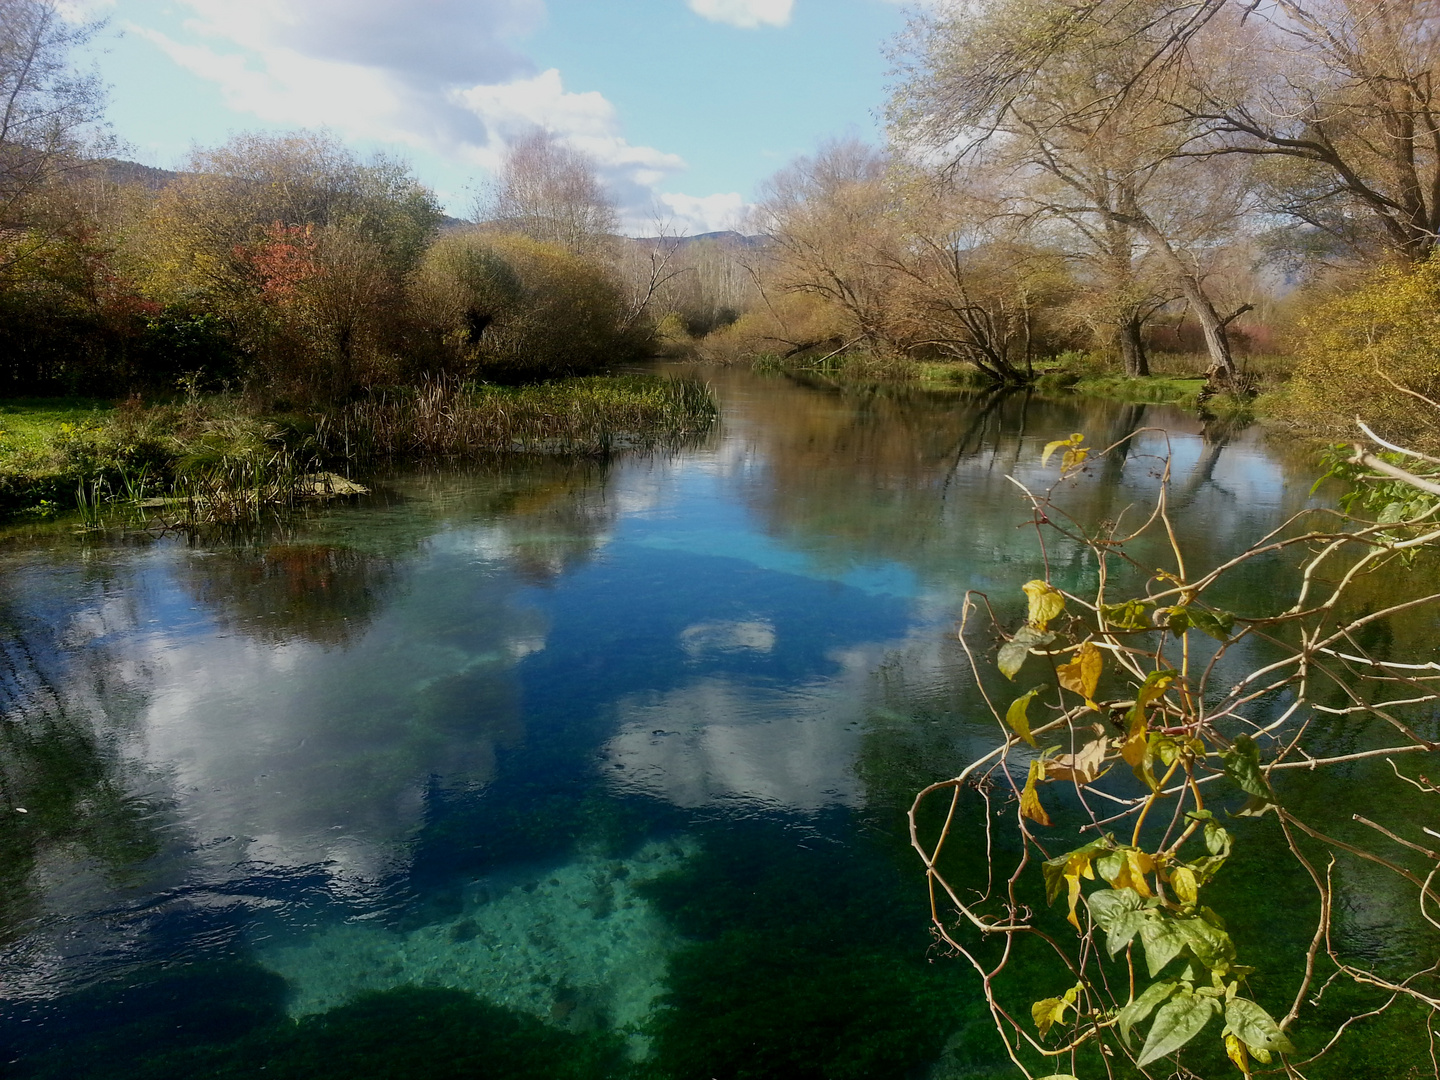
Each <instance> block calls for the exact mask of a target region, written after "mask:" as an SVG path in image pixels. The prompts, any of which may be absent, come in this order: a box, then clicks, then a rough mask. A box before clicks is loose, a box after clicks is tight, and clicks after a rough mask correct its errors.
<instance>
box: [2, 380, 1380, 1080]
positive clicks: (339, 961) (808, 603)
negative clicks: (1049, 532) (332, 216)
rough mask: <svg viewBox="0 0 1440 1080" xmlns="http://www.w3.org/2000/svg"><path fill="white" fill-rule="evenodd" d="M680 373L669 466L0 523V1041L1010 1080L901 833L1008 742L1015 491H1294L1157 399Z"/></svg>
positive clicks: (1054, 561)
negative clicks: (981, 638) (957, 777)
mask: <svg viewBox="0 0 1440 1080" xmlns="http://www.w3.org/2000/svg"><path fill="white" fill-rule="evenodd" d="M713 380H714V383H715V386H716V390H717V393H718V395H719V397H720V401H721V405H722V410H723V416H722V420H721V422H720V424H719V425H718V427H717V429H716V430H715V431H714V432H713V433H712V434H711V435H710V436H709V437H707V438H706V439H705V440H704V441H703V442H702V443H700V444H699V445H696V446H693V447H690V448H688V449H685V450H683V451H679V452H675V453H672V454H665V455H657V456H652V457H637V458H621V459H616V460H611V461H604V462H599V461H581V462H567V461H555V460H539V461H536V460H530V461H511V462H503V463H495V464H487V465H477V466H472V467H467V468H453V469H435V470H426V471H411V472H396V473H393V474H388V475H385V476H381V477H378V478H376V480H375V483H374V494H373V495H372V496H371V497H369V498H366V499H363V500H360V501H358V502H355V503H353V504H347V505H336V506H332V507H328V508H325V509H323V510H316V511H312V512H310V513H308V514H306V515H304V516H302V517H301V518H298V519H296V520H293V521H290V522H287V523H285V524H284V525H277V526H275V527H273V528H270V529H267V530H264V531H263V532H261V533H258V534H256V535H250V536H244V537H229V538H224V537H211V538H200V539H188V540H187V539H186V538H183V537H175V536H168V537H161V538H156V537H151V536H148V535H144V534H141V535H135V534H130V535H123V534H117V533H111V534H105V535H88V536H79V537H77V536H75V535H74V534H73V532H72V530H71V529H70V528H69V527H64V526H62V527H53V526H51V527H33V528H14V529H12V530H10V531H9V532H8V533H6V534H4V536H3V538H0V627H3V631H4V641H3V646H0V649H3V653H0V707H3V709H4V712H5V718H4V721H3V723H4V727H3V736H4V739H5V740H6V741H5V746H4V748H3V751H0V752H3V755H4V756H3V767H0V780H3V791H0V804H3V805H0V875H3V880H0V948H3V956H0V961H3V983H0V995H3V999H4V1011H3V1018H0V1060H4V1061H7V1062H9V1063H10V1068H11V1070H12V1071H13V1072H14V1074H15V1075H17V1076H36V1077H39V1076H46V1077H49V1076H80V1075H84V1076H90V1077H135V1078H139V1077H162V1076H163V1077H169V1076H174V1077H183V1076H202V1075H203V1076H251V1075H262V1073H263V1075H266V1076H275V1075H287V1076H288V1075H294V1076H297V1077H298V1076H322V1075H323V1076H328V1075H335V1076H340V1075H345V1076H350V1077H364V1076H403V1075H410V1074H412V1073H413V1074H414V1075H417V1076H419V1075H426V1076H449V1075H456V1076H460V1075H467V1076H469V1075H496V1076H531V1075H533V1076H561V1075H564V1076H569V1075H575V1076H602V1075H621V1074H624V1073H626V1072H627V1070H634V1069H644V1070H652V1072H650V1073H648V1075H657V1076H671V1077H684V1078H687V1080H688V1078H690V1077H696V1078H700V1077H740V1076H745V1077H770V1076H774V1077H807V1076H815V1077H832V1078H834V1077H889V1076H894V1077H908V1076H925V1075H931V1076H936V1077H939V1076H956V1077H958V1076H983V1075H992V1074H993V1075H1002V1074H1003V1069H1002V1063H1001V1062H1000V1061H998V1060H997V1058H996V1056H995V1055H996V1050H997V1046H996V1044H995V1043H994V1039H993V1035H991V1034H990V1033H989V1031H988V1023H989V1021H988V1018H987V1017H986V1016H985V1015H984V1014H983V1010H982V1009H981V1008H980V1006H979V1004H978V1002H977V998H976V994H975V988H974V986H973V985H971V983H970V981H969V976H968V974H967V972H966V971H965V970H962V968H961V966H960V965H959V964H958V963H956V962H954V961H951V960H948V959H944V958H942V957H940V956H939V954H938V953H937V952H936V950H935V949H934V948H933V943H932V942H931V939H930V937H929V935H928V933H927V929H926V922H927V916H928V910H927V906H926V903H925V890H924V884H923V880H922V878H921V876H920V874H919V873H918V864H917V862H916V860H915V859H914V857H913V854H912V853H911V852H910V851H909V849H908V847H907V843H906V837H905V833H904V822H903V813H904V810H905V808H906V807H908V805H909V802H910V799H911V797H912V795H913V793H914V791H915V789H916V788H918V787H919V786H922V785H923V784H924V783H926V782H928V781H929V780H931V779H935V778H938V777H941V776H945V775H950V774H951V773H952V772H953V771H955V770H956V769H957V768H959V767H960V766H961V765H963V764H964V762H965V761H966V760H968V758H969V757H971V756H973V755H974V754H975V753H976V752H977V751H979V750H980V749H981V748H982V747H984V748H988V746H989V745H990V744H991V741H992V740H993V739H994V736H995V732H994V730H993V726H992V723H991V722H990V721H988V720H987V719H986V718H985V717H984V716H983V715H982V713H981V711H980V710H979V708H977V704H978V702H977V699H976V698H975V696H974V688H973V686H972V685H971V681H970V677H969V674H968V669H967V668H966V666H965V663H964V657H963V654H962V653H961V651H960V648H959V646H958V643H957V642H956V641H955V637H954V633H953V630H954V620H955V618H956V616H957V613H958V611H959V606H960V600H961V597H962V595H963V594H964V592H965V590H967V589H982V590H987V591H991V592H993V593H994V594H995V596H996V597H997V598H1003V603H1005V604H1009V605H1010V606H1012V607H1016V608H1017V609H1018V604H1019V600H1020V596H1019V593H1018V586H1019V584H1020V583H1022V582H1024V581H1026V580H1028V579H1030V578H1032V577H1035V576H1037V575H1038V574H1039V573H1040V572H1042V570H1043V564H1042V562H1041V560H1040V554H1039V551H1038V548H1037V546H1036V543H1035V538H1034V533H1033V531H1032V530H1028V529H1026V528H1022V527H1021V526H1022V525H1023V523H1024V522H1026V521H1027V520H1028V514H1027V512H1026V509H1025V507H1024V505H1023V503H1022V502H1021V501H1020V499H1019V498H1018V491H1017V489H1016V487H1015V486H1014V485H1013V484H1012V483H1011V482H1010V481H1008V480H1007V479H1006V477H1007V476H1014V477H1016V478H1017V479H1019V480H1021V481H1022V482H1025V483H1030V484H1035V485H1040V486H1044V484H1046V483H1047V482H1048V480H1047V478H1053V474H1054V470H1053V468H1052V469H1051V470H1048V471H1045V470H1042V469H1041V468H1040V463H1039V459H1040V449H1041V447H1042V446H1043V445H1044V444H1045V443H1046V442H1047V441H1049V440H1050V439H1053V438H1061V437H1064V436H1066V435H1068V434H1069V433H1070V432H1072V431H1084V432H1086V433H1088V434H1089V436H1090V438H1091V441H1092V443H1094V444H1097V445H1103V444H1105V443H1107V442H1109V441H1111V440H1113V439H1116V438H1119V437H1121V436H1123V435H1125V434H1127V433H1128V432H1131V431H1135V430H1137V429H1140V428H1145V427H1155V428H1163V429H1165V431H1167V432H1168V435H1166V434H1164V433H1162V432H1160V431H1154V432H1147V433H1145V434H1142V435H1140V436H1139V437H1138V438H1137V439H1136V441H1135V444H1134V448H1133V449H1132V450H1131V452H1130V453H1129V455H1128V456H1127V457H1126V458H1124V459H1116V460H1113V461H1110V462H1108V463H1106V464H1104V465H1102V466H1100V467H1098V468H1097V469H1095V470H1094V471H1093V473H1092V474H1091V475H1089V476H1087V477H1086V478H1085V479H1084V480H1083V481H1082V482H1081V483H1080V484H1078V485H1077V486H1076V488H1075V490H1074V491H1073V493H1072V494H1071V496H1070V497H1071V498H1072V500H1073V505H1074V506H1076V507H1077V510H1078V512H1080V513H1083V514H1084V515H1086V516H1088V517H1089V519H1091V520H1097V521H1098V520H1100V519H1102V518H1106V517H1109V518H1112V519H1115V518H1119V517H1122V516H1123V515H1124V514H1127V513H1129V514H1132V515H1133V514H1136V513H1138V512H1139V510H1140V508H1141V507H1143V506H1144V504H1145V500H1146V497H1147V493H1149V492H1151V491H1153V485H1154V478H1155V471H1156V468H1157V462H1158V461H1159V455H1162V454H1164V453H1165V452H1166V451H1167V449H1168V450H1169V452H1171V453H1172V454H1173V460H1174V468H1175V472H1176V478H1177V479H1176V489H1175V499H1174V505H1175V508H1176V509H1175V512H1176V517H1177V522H1178V524H1179V526H1180V530H1181V532H1182V534H1183V535H1185V536H1186V537H1187V540H1188V542H1189V543H1190V544H1191V545H1192V548H1191V555H1192V558H1193V559H1194V560H1195V561H1196V562H1197V563H1199V562H1204V561H1206V560H1209V559H1214V558H1218V557H1221V556H1223V555H1225V554H1227V553H1231V552H1233V551H1235V550H1238V549H1239V548H1240V547H1241V546H1243V545H1244V543H1245V542H1247V541H1248V540H1250V539H1252V538H1254V537H1256V536H1259V535H1261V534H1263V533H1264V532H1266V531H1268V530H1269V529H1270V528H1272V527H1274V525H1275V524H1276V523H1278V522H1279V521H1280V520H1282V519H1283V518H1284V517H1286V516H1287V515H1289V514H1291V513H1293V512H1294V511H1295V510H1297V509H1299V508H1301V507H1303V506H1304V505H1306V503H1307V499H1308V498H1309V494H1308V489H1309V486H1310V482H1311V479H1312V476H1311V471H1312V467H1311V466H1309V465H1307V464H1306V463H1305V462H1303V461H1297V462H1291V461H1287V460H1286V459H1285V458H1284V456H1283V455H1281V454H1279V453H1277V451H1276V449H1275V448H1274V447H1273V446H1271V445H1269V444H1267V443H1266V441H1265V439H1264V438H1263V436H1262V435H1261V434H1260V433H1259V432H1257V431H1254V430H1246V431H1227V430H1223V429H1221V428H1219V427H1217V426H1215V425H1211V426H1210V427H1209V428H1206V427H1205V426H1204V425H1202V424H1201V423H1200V422H1199V421H1197V420H1195V419H1194V418H1193V417H1187V416H1186V415H1184V414H1182V413H1179V412H1176V411H1173V410H1170V409H1166V408H1160V407H1153V406H1151V407H1146V406H1126V405H1117V404H1110V403H1096V402H1080V401H1067V402H1059V403H1057V402H1047V401H1040V400H1034V399H1026V398H1024V397H1023V396H1020V397H1016V396H1012V397H1009V398H1005V399H993V400H984V399H974V398H965V397H958V396H956V395H933V394H925V393H920V392H915V391H903V390H893V389H891V390H859V389H851V390H845V391H841V390H838V389H836V388H834V387H828V386H824V385H805V384H803V383H800V382H796V381H791V380H787V379H780V378H762V377H759V376H756V375H752V374H750V373H739V372H719V373H716V374H714V376H713ZM1127 508H1128V509H1127ZM1048 555H1049V559H1050V562H1051V568H1052V571H1053V572H1054V573H1055V574H1056V575H1057V576H1058V577H1059V578H1061V579H1064V580H1070V581H1074V580H1080V579H1082V578H1083V577H1084V576H1085V575H1086V574H1088V573H1091V572H1093V567H1090V566H1089V565H1088V563H1087V561H1086V555H1085V553H1084V552H1083V551H1080V550H1070V549H1067V548H1066V547H1065V546H1064V545H1052V547H1051V548H1050V550H1049V552H1048ZM1242 584H1243V583H1242ZM1273 587H1274V582H1268V581H1267V580H1266V579H1265V575H1264V568H1261V569H1260V571H1257V574H1256V575H1255V577H1254V578H1253V579H1252V580H1251V581H1250V582H1249V585H1248V587H1246V588H1239V589H1238V593H1237V597H1236V598H1237V599H1238V600H1240V601H1243V602H1247V603H1252V604H1253V603H1257V602H1263V601H1264V600H1265V599H1267V598H1268V595H1269V593H1268V591H1267V590H1269V589H1272V588H1273ZM22 810H23V811H24V812H23V813H22V812H21V811H22ZM1383 931H1384V927H1383V926H1382V927H1381V928H1380V932H1381V937H1383V936H1384V933H1383ZM447 1070H448V1071H447Z"/></svg>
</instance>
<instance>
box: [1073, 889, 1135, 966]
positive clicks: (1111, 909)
mask: <svg viewBox="0 0 1440 1080" xmlns="http://www.w3.org/2000/svg"><path fill="white" fill-rule="evenodd" d="M1086 902H1087V903H1088V904H1089V905H1090V917H1091V918H1092V919H1094V920H1095V923H1096V925H1097V926H1099V927H1100V929H1102V930H1104V931H1105V935H1106V936H1105V948H1106V950H1107V951H1108V952H1109V953H1110V955H1111V956H1115V955H1116V954H1117V953H1119V952H1120V950H1121V949H1123V948H1125V946H1126V945H1129V944H1130V942H1131V940H1132V939H1133V938H1134V937H1135V935H1136V934H1137V933H1139V932H1140V927H1141V925H1142V924H1143V923H1144V922H1145V920H1146V918H1147V916H1146V914H1145V910H1144V908H1145V901H1144V899H1143V898H1142V897H1141V895H1140V894H1139V893H1137V892H1136V891H1135V890H1134V889H1129V888H1126V889H1100V890H1098V891H1096V892H1093V893H1091V894H1090V897H1089V899H1088V900H1087V901H1086Z"/></svg>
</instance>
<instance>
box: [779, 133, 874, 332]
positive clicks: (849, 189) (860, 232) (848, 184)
mask: <svg viewBox="0 0 1440 1080" xmlns="http://www.w3.org/2000/svg"><path fill="white" fill-rule="evenodd" d="M888 169H889V163H888V161H887V159H886V157H885V155H884V154H883V153H881V152H880V151H878V150H876V149H875V148H874V147H871V146H868V145H866V144H865V143H862V142H860V141H858V140H854V139H848V140H843V141H837V142H830V143H827V144H825V145H824V146H822V147H821V148H820V150H819V151H818V152H817V153H815V154H814V155H812V156H808V157H801V158H797V159H796V160H795V161H793V162H792V163H791V164H790V165H788V166H786V167H785V168H784V169H782V170H780V171H779V172H778V173H776V174H775V175H774V176H772V177H771V178H770V179H769V180H767V181H766V182H765V185H764V187H763V188H762V191H761V198H760V202H759V205H758V206H757V208H756V216H757V217H756V220H757V224H758V226H759V228H760V231H761V232H762V233H763V234H764V235H765V236H766V237H767V238H768V239H769V241H770V244H769V251H768V255H769V260H768V262H769V266H768V273H767V276H768V277H769V278H770V280H771V281H772V282H773V283H774V284H775V285H776V286H777V287H778V288H779V289H780V290H782V291H784V292H788V293H792V294H801V295H805V296H810V297H814V298H818V299H819V300H821V301H823V302H824V303H825V304H826V305H828V306H829V307H831V308H833V309H835V310H836V311H837V312H839V313H840V314H841V315H842V317H843V323H844V326H845V329H844V330H843V331H842V332H843V333H844V334H845V338H844V339H841V340H838V341H837V340H832V339H830V338H828V337H827V338H825V339H823V340H810V339H802V340H798V341H795V342H793V343H791V351H792V353H795V354H799V353H801V352H804V351H805V350H806V349H809V348H814V347H816V346H820V345H832V346H833V345H840V346H841V347H842V348H844V347H849V346H853V345H860V344H865V345H867V346H869V347H870V348H872V349H886V348H892V347H894V346H895V344H896V343H895V342H894V340H893V337H892V335H891V332H890V327H889V322H890V314H891V301H892V298H893V295H892V294H893V291H894V285H895V274H894V272H893V271H892V269H891V268H890V267H889V265H887V263H888V260H887V258H886V253H887V252H889V251H891V250H893V248H894V246H895V245H896V243H897V235H898V231H899V230H898V224H897V219H896V211H897V201H896V198H895V192H894V190H893V189H892V188H891V186H890V185H889V184H888V183H887V173H888ZM836 351H839V350H838V349H837V350H836Z"/></svg>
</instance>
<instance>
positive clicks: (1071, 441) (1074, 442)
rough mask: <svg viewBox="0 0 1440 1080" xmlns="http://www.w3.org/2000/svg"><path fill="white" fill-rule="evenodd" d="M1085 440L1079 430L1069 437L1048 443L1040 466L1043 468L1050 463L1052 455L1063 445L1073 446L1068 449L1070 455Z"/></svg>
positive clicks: (1041, 457) (1041, 456)
mask: <svg viewBox="0 0 1440 1080" xmlns="http://www.w3.org/2000/svg"><path fill="white" fill-rule="evenodd" d="M1084 441H1085V436H1084V434H1083V433H1082V432H1079V431H1077V432H1075V434H1073V435H1071V436H1070V437H1069V438H1068V439H1056V440H1055V441H1054V442H1051V443H1046V444H1045V453H1043V454H1041V455H1040V467H1041V468H1042V469H1043V468H1044V467H1045V466H1046V465H1048V464H1050V455H1051V454H1053V453H1055V451H1056V450H1059V449H1060V448H1061V447H1071V450H1069V451H1067V456H1068V454H1070V453H1073V452H1074V448H1075V447H1078V446H1079V445H1080V444H1081V443H1083V442H1084Z"/></svg>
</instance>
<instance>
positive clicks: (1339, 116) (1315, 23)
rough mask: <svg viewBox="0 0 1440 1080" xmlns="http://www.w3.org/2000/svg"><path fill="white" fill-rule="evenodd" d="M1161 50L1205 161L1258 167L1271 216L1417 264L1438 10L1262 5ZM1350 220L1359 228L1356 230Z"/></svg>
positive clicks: (1430, 3) (1435, 121)
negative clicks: (1265, 174) (1253, 158)
mask: <svg viewBox="0 0 1440 1080" xmlns="http://www.w3.org/2000/svg"><path fill="white" fill-rule="evenodd" d="M1231 3H1232V5H1233V7H1234V8H1235V9H1236V12H1237V14H1236V15H1235V16H1233V17H1231V18H1229V19H1226V20H1218V21H1217V25H1216V26H1215V27H1212V28H1210V29H1208V30H1207V32H1206V33H1205V34H1204V35H1199V36H1196V37H1195V38H1193V39H1191V40H1186V41H1177V42H1174V43H1172V44H1171V46H1170V51H1171V53H1172V54H1173V57H1172V63H1173V64H1174V66H1176V67H1177V68H1179V69H1183V70H1185V71H1186V72H1187V75H1188V82H1187V83H1186V84H1180V87H1179V88H1181V89H1183V91H1184V93H1182V94H1180V95H1178V96H1177V97H1176V98H1175V99H1174V102H1173V104H1174V105H1175V106H1176V107H1177V108H1178V109H1180V110H1181V111H1183V112H1184V113H1186V115H1187V116H1188V117H1189V118H1190V119H1192V120H1193V121H1195V122H1197V123H1199V124H1201V125H1203V126H1204V127H1205V129H1206V131H1207V134H1208V135H1209V136H1210V141H1209V144H1208V145H1207V146H1206V148H1205V150H1206V152H1216V151H1218V152H1222V153H1241V154H1246V155H1257V156H1261V157H1265V158H1269V159H1271V160H1272V161H1274V163H1275V164H1276V165H1277V166H1279V168H1277V169H1276V170H1274V171H1273V172H1272V173H1271V175H1270V179H1271V181H1272V183H1271V185H1270V186H1271V190H1272V191H1273V192H1274V194H1275V196H1276V198H1275V200H1274V203H1275V209H1278V210H1281V211H1283V212H1285V213H1287V214H1290V215H1291V216H1293V217H1295V218H1297V219H1299V220H1300V221H1302V222H1304V223H1306V224H1308V225H1310V226H1313V227H1316V228H1319V229H1322V230H1324V231H1325V232H1328V233H1331V234H1333V235H1336V236H1339V237H1341V238H1342V239H1344V240H1346V241H1347V242H1351V243H1353V242H1355V241H1356V240H1357V239H1358V240H1359V241H1360V242H1361V243H1362V244H1363V243H1364V242H1365V241H1367V240H1369V241H1371V242H1372V243H1373V241H1374V240H1376V239H1378V241H1379V243H1380V245H1381V246H1383V247H1388V248H1389V249H1390V250H1391V251H1392V252H1394V253H1396V254H1398V255H1400V256H1402V257H1403V258H1405V259H1407V260H1409V261H1412V262H1420V261H1423V260H1424V259H1426V258H1428V257H1429V255H1430V253H1431V252H1432V251H1434V250H1435V246H1436V238H1437V232H1440V111H1437V110H1440V101H1437V99H1436V86H1435V80H1436V76H1437V74H1440V71H1437V65H1440V3H1436V2H1435V0H1267V2H1265V3H1259V4H1256V3H1249V2H1246V3H1244V4H1239V3H1235V2H1234V0H1231ZM1357 221H1365V222H1368V224H1369V225H1370V228H1369V229H1368V230H1359V231H1358V235H1357V229H1356V224H1357Z"/></svg>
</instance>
